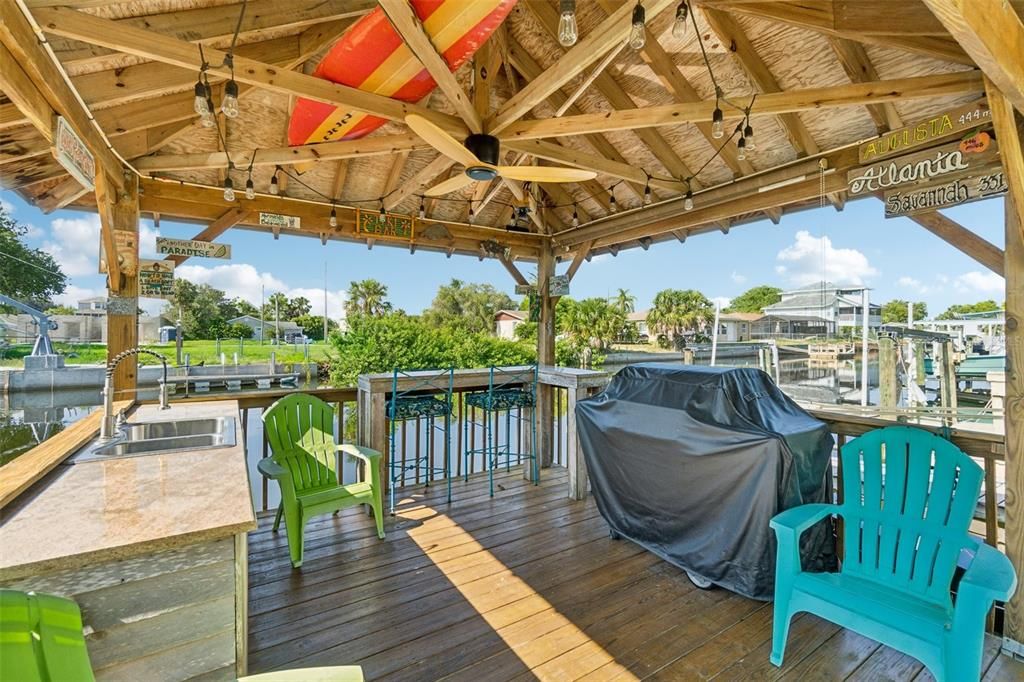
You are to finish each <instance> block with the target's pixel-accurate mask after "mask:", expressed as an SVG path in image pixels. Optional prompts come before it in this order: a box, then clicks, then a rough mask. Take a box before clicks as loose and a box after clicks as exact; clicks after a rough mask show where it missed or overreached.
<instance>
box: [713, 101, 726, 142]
mask: <svg viewBox="0 0 1024 682" xmlns="http://www.w3.org/2000/svg"><path fill="white" fill-rule="evenodd" d="M723 119H724V117H723V116H722V110H721V109H719V108H718V107H715V110H714V112H713V113H712V114H711V137H713V138H715V139H716V140H720V139H722V136H723V135H725V131H724V130H723V129H722V121H723Z"/></svg>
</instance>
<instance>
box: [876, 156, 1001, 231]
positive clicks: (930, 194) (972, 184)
mask: <svg viewBox="0 0 1024 682" xmlns="http://www.w3.org/2000/svg"><path fill="white" fill-rule="evenodd" d="M1006 191H1007V186H1006V175H1005V174H1004V173H1003V169H1002V166H995V167H993V168H990V169H988V172H982V173H980V174H978V175H973V176H970V177H965V178H953V179H952V180H943V181H941V182H938V183H929V184H926V185H912V186H910V187H906V188H904V189H894V190H891V191H888V192H886V193H885V217H886V218H895V217H897V216H903V215H914V214H915V213H922V212H924V211H934V210H936V209H939V208H947V207H949V206H958V205H960V204H966V203H970V202H972V201H977V200H978V199H987V198H988V197H995V196H999V195H1001V194H1006Z"/></svg>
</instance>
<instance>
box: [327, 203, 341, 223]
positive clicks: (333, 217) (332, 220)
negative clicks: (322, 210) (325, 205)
mask: <svg viewBox="0 0 1024 682" xmlns="http://www.w3.org/2000/svg"><path fill="white" fill-rule="evenodd" d="M327 222H328V223H329V224H330V226H331V227H337V226H338V212H337V211H336V210H335V209H334V206H331V218H330V220H328V221H327Z"/></svg>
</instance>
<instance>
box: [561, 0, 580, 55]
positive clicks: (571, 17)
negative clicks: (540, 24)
mask: <svg viewBox="0 0 1024 682" xmlns="http://www.w3.org/2000/svg"><path fill="white" fill-rule="evenodd" d="M558 9H559V14H560V15H561V16H560V17H559V18H558V42H559V43H560V44H561V45H562V47H572V46H573V45H575V44H576V41H577V40H578V39H579V37H580V31H579V26H577V24H576V0H560V1H559V3H558Z"/></svg>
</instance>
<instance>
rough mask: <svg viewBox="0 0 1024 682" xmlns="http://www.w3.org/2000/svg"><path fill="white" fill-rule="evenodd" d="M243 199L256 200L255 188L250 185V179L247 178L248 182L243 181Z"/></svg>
mask: <svg viewBox="0 0 1024 682" xmlns="http://www.w3.org/2000/svg"><path fill="white" fill-rule="evenodd" d="M245 198H246V199H255V198H256V187H255V186H254V185H253V184H252V178H249V179H248V180H246V181H245Z"/></svg>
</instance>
